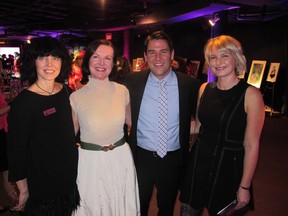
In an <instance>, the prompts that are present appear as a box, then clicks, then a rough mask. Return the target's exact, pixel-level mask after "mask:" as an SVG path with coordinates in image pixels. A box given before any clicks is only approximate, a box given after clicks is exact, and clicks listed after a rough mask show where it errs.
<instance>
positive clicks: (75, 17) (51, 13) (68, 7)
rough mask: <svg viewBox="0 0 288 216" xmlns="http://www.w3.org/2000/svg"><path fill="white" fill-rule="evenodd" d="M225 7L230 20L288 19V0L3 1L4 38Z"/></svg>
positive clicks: (108, 27) (177, 18)
mask: <svg viewBox="0 0 288 216" xmlns="http://www.w3.org/2000/svg"><path fill="white" fill-rule="evenodd" d="M223 10H225V11H227V13H228V20H229V22H251V21H252V22H265V21H269V20H273V19H277V18H281V17H287V14H288V12H287V11H288V1H287V0H238V1H237V0H227V1H223V0H218V1H217V0H216V1H215V0H214V1H213V0H1V1H0V41H1V40H2V41H3V40H6V41H9V40H26V39H28V38H29V37H37V36H41V35H51V34H66V35H71V36H74V37H80V38H81V37H87V36H92V37H93V35H94V34H97V33H99V32H102V33H103V32H113V31H120V30H124V29H132V28H133V29H145V28H147V26H149V27H151V26H159V25H163V24H165V25H170V24H171V25H172V24H175V23H177V24H178V23H179V24H180V23H183V22H187V21H189V20H190V21H191V20H192V21H194V22H196V21H197V19H199V17H202V18H203V17H205V18H207V19H208V18H209V17H212V16H213V14H215V13H217V12H220V11H223Z"/></svg>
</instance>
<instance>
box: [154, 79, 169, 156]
mask: <svg viewBox="0 0 288 216" xmlns="http://www.w3.org/2000/svg"><path fill="white" fill-rule="evenodd" d="M165 84H166V82H165V81H164V80H161V81H159V102H158V134H157V141H158V145H157V154H158V155H159V156H160V157H161V158H163V157H164V156H165V155H166V154H167V141H168V98H167V90H166V86H165Z"/></svg>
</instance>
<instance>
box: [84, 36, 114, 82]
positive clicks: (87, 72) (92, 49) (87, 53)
mask: <svg viewBox="0 0 288 216" xmlns="http://www.w3.org/2000/svg"><path fill="white" fill-rule="evenodd" d="M100 45H106V46H110V47H112V48H113V51H114V56H115V49H114V46H113V44H112V42H111V41H109V40H103V39H102V40H95V41H93V42H91V43H90V44H89V45H88V47H87V48H86V50H85V55H84V58H83V63H82V75H83V77H82V80H81V83H87V82H88V80H89V75H90V70H89V61H90V58H91V56H92V55H93V53H94V52H95V51H96V50H97V49H98V47H99V46H100ZM114 56H113V62H115V59H114V58H115V57H114Z"/></svg>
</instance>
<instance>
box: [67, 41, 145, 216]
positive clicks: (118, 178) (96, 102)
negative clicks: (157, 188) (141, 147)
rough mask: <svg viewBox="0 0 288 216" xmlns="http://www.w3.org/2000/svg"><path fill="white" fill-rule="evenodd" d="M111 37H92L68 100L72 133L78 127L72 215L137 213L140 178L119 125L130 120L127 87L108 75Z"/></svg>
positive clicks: (76, 130) (111, 58)
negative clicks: (80, 83) (76, 199)
mask: <svg viewBox="0 0 288 216" xmlns="http://www.w3.org/2000/svg"><path fill="white" fill-rule="evenodd" d="M113 59H114V47H113V45H112V43H111V41H108V40H95V41H93V42H92V43H91V44H90V45H89V46H88V47H87V49H86V52H85V55H84V60H83V66H82V69H83V80H84V81H88V83H87V84H86V85H85V86H84V87H83V88H81V89H79V90H77V91H75V92H73V93H72V94H71V96H70V101H71V105H72V110H73V120H74V127H75V133H78V131H79V128H80V140H81V142H80V145H81V146H80V147H79V165H78V178H77V183H78V187H79V191H80V196H81V203H80V208H79V209H78V210H77V211H76V212H75V216H88V215H91V216H98V215H99V216H100V215H109V216H120V215H122V216H126V215H127V216H128V215H133V216H137V215H139V214H140V205H139V195H138V183H137V177H136V170H135V166H134V162H133V157H132V154H131V149H130V147H129V145H128V143H126V142H125V139H124V131H123V126H124V124H125V123H126V124H127V125H129V126H130V125H131V116H130V115H131V114H130V103H129V92H128V90H127V89H126V87H125V86H123V85H120V84H118V83H116V82H112V81H110V80H109V78H108V77H109V74H110V73H111V70H112V68H113V65H114V60H113Z"/></svg>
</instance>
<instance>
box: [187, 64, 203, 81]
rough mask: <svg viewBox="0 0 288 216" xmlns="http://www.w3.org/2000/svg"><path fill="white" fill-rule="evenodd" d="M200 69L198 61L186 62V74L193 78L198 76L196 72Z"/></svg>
mask: <svg viewBox="0 0 288 216" xmlns="http://www.w3.org/2000/svg"><path fill="white" fill-rule="evenodd" d="M199 67H200V61H198V60H191V61H189V62H188V67H187V69H188V70H187V74H188V75H189V76H191V77H193V78H197V76H198V71H199Z"/></svg>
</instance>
